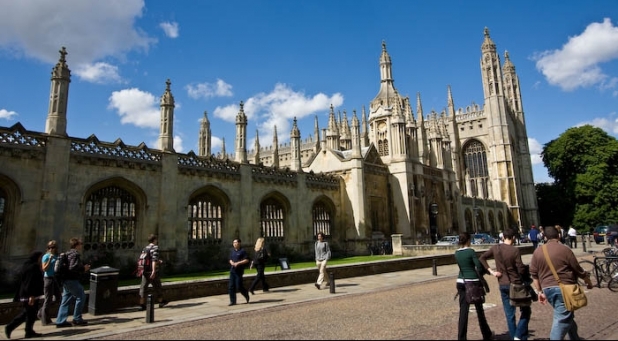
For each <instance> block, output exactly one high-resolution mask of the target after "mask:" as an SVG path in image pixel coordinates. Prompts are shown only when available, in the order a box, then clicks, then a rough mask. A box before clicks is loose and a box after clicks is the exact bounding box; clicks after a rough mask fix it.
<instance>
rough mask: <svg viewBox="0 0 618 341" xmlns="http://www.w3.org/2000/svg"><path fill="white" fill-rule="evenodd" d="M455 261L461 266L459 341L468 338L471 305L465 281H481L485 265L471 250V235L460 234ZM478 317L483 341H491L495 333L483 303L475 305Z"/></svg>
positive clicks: (459, 278)
mask: <svg viewBox="0 0 618 341" xmlns="http://www.w3.org/2000/svg"><path fill="white" fill-rule="evenodd" d="M455 260H456V261H457V265H459V276H457V295H459V328H458V332H457V339H458V340H467V338H468V312H469V310H470V303H468V302H467V301H466V286H465V284H464V282H465V281H480V280H481V278H480V277H479V275H478V274H479V273H482V272H481V271H484V270H483V265H482V264H481V262H480V261H479V259H478V257H477V256H476V252H475V251H474V249H472V248H470V233H468V232H462V233H460V234H459V249H457V251H455ZM474 307H475V308H476V315H477V316H478V319H479V327H480V328H481V333H482V334H483V340H491V339H492V336H493V332H492V331H491V329H490V328H489V325H488V324H487V319H486V318H485V310H483V303H482V302H479V303H475V304H474Z"/></svg>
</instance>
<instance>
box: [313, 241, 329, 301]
mask: <svg viewBox="0 0 618 341" xmlns="http://www.w3.org/2000/svg"><path fill="white" fill-rule="evenodd" d="M317 238H318V240H317V241H316V242H315V265H316V266H317V267H318V270H319V274H318V279H317V280H316V282H315V287H316V288H318V290H320V289H322V283H323V282H326V286H329V285H330V281H329V278H328V276H326V263H328V260H329V259H330V247H329V246H328V242H327V241H325V240H324V233H323V232H318V235H317Z"/></svg>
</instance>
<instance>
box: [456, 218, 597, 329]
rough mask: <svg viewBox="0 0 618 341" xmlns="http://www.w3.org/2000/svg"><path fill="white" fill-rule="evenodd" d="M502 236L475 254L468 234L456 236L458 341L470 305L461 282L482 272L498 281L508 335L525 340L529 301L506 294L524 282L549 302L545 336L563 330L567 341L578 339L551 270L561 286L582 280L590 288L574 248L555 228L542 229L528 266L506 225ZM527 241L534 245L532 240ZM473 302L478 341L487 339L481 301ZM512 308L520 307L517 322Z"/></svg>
mask: <svg viewBox="0 0 618 341" xmlns="http://www.w3.org/2000/svg"><path fill="white" fill-rule="evenodd" d="M533 230H535V229H533ZM537 231H538V230H537ZM503 235H504V242H503V243H500V244H497V245H494V246H492V247H491V248H490V249H489V250H487V251H485V252H484V253H483V254H482V255H481V256H480V257H477V254H476V252H475V251H474V249H472V248H471V247H470V234H469V233H468V232H463V233H461V234H460V235H459V246H460V248H459V249H458V250H457V251H456V252H455V259H456V261H457V264H458V265H459V268H460V272H459V276H458V278H457V285H456V287H457V293H458V295H459V307H460V310H459V328H458V335H457V336H458V340H466V339H467V329H468V311H469V309H470V304H469V303H468V302H467V301H466V293H465V290H466V289H465V285H464V283H465V282H466V281H481V280H483V279H482V277H483V275H484V274H490V275H491V276H494V277H496V278H497V279H498V284H499V290H500V296H501V298H502V306H503V308H504V315H505V317H506V322H507V326H508V329H509V335H510V337H511V338H512V339H513V340H527V339H528V336H529V331H528V324H529V322H530V317H531V315H532V309H531V304H532V299H530V301H529V302H526V303H525V304H515V302H513V301H512V300H511V298H510V286H511V283H513V284H519V285H522V284H529V285H530V290H533V291H534V293H535V294H536V295H537V296H538V301H539V302H540V303H541V304H550V305H551V306H552V307H553V310H554V316H553V322H552V327H551V332H550V335H549V337H550V340H562V339H563V338H564V336H565V335H567V334H568V335H569V338H570V339H571V340H579V339H580V338H579V335H578V332H577V323H576V322H575V319H574V318H575V314H574V312H572V311H568V310H567V309H566V307H565V305H564V299H563V296H562V293H561V290H560V287H559V285H558V281H557V280H556V278H555V277H554V274H553V272H552V270H551V268H552V267H554V268H555V269H556V271H557V276H558V277H559V279H560V281H561V283H563V284H576V283H577V281H578V278H581V279H583V280H584V281H585V282H586V285H587V287H588V289H592V282H591V281H590V274H589V273H587V272H586V271H585V270H584V269H583V268H582V267H581V266H580V265H579V263H578V260H577V258H576V257H575V255H574V254H573V251H572V250H571V249H570V248H569V247H568V246H566V245H564V243H563V242H561V241H560V239H561V238H560V232H559V231H558V229H557V228H556V227H554V226H547V227H545V229H544V231H543V235H542V238H543V241H544V245H542V246H541V247H537V245H536V244H535V250H534V253H533V254H532V259H531V260H530V264H529V266H527V265H525V264H524V263H523V261H522V258H521V254H520V252H519V249H518V248H516V247H515V246H514V238H515V231H514V230H513V229H510V228H508V229H506V230H505V231H504V232H503ZM531 240H532V241H533V243H534V240H533V239H531ZM537 243H538V240H537ZM546 254H547V255H548V256H546ZM488 259H493V260H494V264H495V265H494V268H492V267H490V265H489V263H488V262H487V260H488ZM548 261H549V262H551V263H552V264H550V263H548ZM530 280H531V283H530ZM474 306H475V308H476V313H477V317H478V322H479V327H480V329H481V333H482V335H483V339H484V340H491V339H492V338H493V336H494V333H493V331H492V330H491V328H490V327H489V324H488V323H487V319H486V318H485V312H484V310H483V304H482V303H475V304H474ZM517 306H519V311H520V315H519V321H518V320H517V316H516V315H517V311H516V310H517Z"/></svg>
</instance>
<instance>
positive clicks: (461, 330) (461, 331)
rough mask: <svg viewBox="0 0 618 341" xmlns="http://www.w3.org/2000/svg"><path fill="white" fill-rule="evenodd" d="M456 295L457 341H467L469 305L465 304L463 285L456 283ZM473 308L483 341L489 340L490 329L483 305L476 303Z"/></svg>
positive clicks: (464, 288)
mask: <svg viewBox="0 0 618 341" xmlns="http://www.w3.org/2000/svg"><path fill="white" fill-rule="evenodd" d="M457 293H458V294H459V327H458V330H457V340H467V339H468V313H469V311H470V303H468V302H466V287H465V285H464V284H463V283H457ZM474 307H475V308H476V315H477V317H478V319H479V326H480V327H481V333H482V334H483V340H491V329H490V328H489V324H487V319H486V318H485V310H484V309H483V303H476V304H475V305H474Z"/></svg>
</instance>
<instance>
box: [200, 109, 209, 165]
mask: <svg viewBox="0 0 618 341" xmlns="http://www.w3.org/2000/svg"><path fill="white" fill-rule="evenodd" d="M211 139H212V132H211V131H210V121H209V120H208V113H207V112H206V111H204V117H203V118H202V122H201V124H200V135H199V139H198V155H200V156H210V154H211V151H210V147H211Z"/></svg>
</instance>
